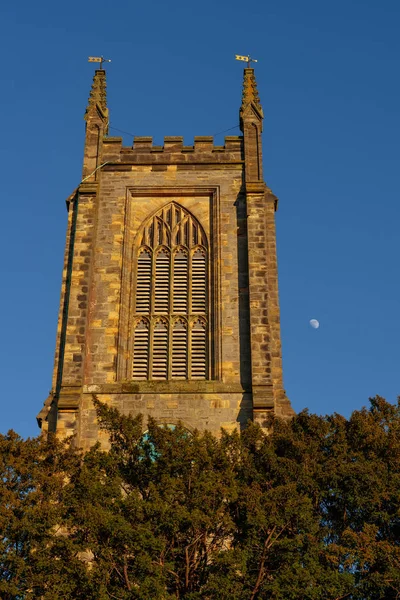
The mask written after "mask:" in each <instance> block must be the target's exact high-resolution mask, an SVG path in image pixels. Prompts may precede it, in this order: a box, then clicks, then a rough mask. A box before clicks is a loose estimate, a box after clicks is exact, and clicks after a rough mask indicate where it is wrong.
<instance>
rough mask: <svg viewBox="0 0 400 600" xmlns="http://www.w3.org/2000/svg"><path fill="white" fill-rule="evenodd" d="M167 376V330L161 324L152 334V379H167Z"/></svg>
mask: <svg viewBox="0 0 400 600" xmlns="http://www.w3.org/2000/svg"><path fill="white" fill-rule="evenodd" d="M167 374H168V328H167V325H166V324H165V323H163V322H159V323H157V324H156V326H155V327H154V332H153V372H152V376H153V379H160V380H161V379H167Z"/></svg>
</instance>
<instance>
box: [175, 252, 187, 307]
mask: <svg viewBox="0 0 400 600" xmlns="http://www.w3.org/2000/svg"><path fill="white" fill-rule="evenodd" d="M173 298H174V306H173V311H174V313H181V314H184V315H186V313H187V310H188V255H187V253H185V252H183V251H182V250H179V251H178V252H177V253H176V254H175V256H174V280H173Z"/></svg>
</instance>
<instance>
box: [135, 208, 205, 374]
mask: <svg viewBox="0 0 400 600" xmlns="http://www.w3.org/2000/svg"><path fill="white" fill-rule="evenodd" d="M133 273H134V278H133V290H132V292H133V293H132V298H133V322H134V323H135V326H134V327H133V340H132V378H133V379H134V380H143V379H147V380H155V381H163V380H171V379H172V380H174V379H177V380H186V379H197V380H198V379H209V370H208V365H209V346H210V344H209V335H208V332H209V297H208V280H209V251H208V241H207V236H206V234H205V232H204V229H203V227H202V226H201V224H200V223H199V221H198V220H197V219H196V218H195V217H194V215H193V214H191V213H190V212H189V211H188V210H187V209H186V208H184V207H183V206H181V205H180V204H178V203H176V202H170V203H169V204H166V205H165V206H163V207H162V208H161V209H159V210H158V211H157V212H156V213H155V214H153V215H152V216H151V217H150V218H149V219H148V220H147V221H146V222H145V223H144V225H143V226H142V227H141V229H140V230H139V232H138V234H137V237H136V240H135V244H134V249H133ZM144 345H146V348H144ZM146 361H147V362H146ZM145 374H146V377H145V376H144V375H145Z"/></svg>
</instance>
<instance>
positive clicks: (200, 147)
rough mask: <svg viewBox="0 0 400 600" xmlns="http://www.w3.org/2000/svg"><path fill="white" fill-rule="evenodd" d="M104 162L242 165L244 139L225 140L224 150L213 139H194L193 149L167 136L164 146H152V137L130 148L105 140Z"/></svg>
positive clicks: (116, 139) (139, 139)
mask: <svg viewBox="0 0 400 600" xmlns="http://www.w3.org/2000/svg"><path fill="white" fill-rule="evenodd" d="M102 160H103V161H104V162H106V161H107V162H119V163H131V164H145V165H148V164H150V165H151V164H155V163H157V164H174V163H182V164H183V163H192V164H195V163H207V164H209V163H220V164H221V163H242V162H243V160H244V155H243V137H242V136H232V135H230V136H226V137H225V144H224V145H223V146H214V138H213V136H195V138H194V144H193V146H184V145H183V137H181V136H166V137H164V145H163V146H156V145H154V144H153V138H152V137H138V136H136V137H134V138H133V144H132V147H131V148H128V147H126V146H123V145H122V138H121V137H106V138H104V140H103V151H102Z"/></svg>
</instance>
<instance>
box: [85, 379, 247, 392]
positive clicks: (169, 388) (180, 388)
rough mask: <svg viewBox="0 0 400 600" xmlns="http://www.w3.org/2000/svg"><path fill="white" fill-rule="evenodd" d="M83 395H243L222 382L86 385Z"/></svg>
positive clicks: (237, 387)
mask: <svg viewBox="0 0 400 600" xmlns="http://www.w3.org/2000/svg"><path fill="white" fill-rule="evenodd" d="M82 391H83V393H84V394H207V393H209V394H213V393H214V394H215V393H219V394H221V393H222V394H243V393H245V392H247V391H248V390H245V389H244V388H243V386H241V385H240V384H235V383H224V382H222V381H129V382H121V383H104V384H88V385H84V386H83V388H82Z"/></svg>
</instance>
